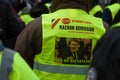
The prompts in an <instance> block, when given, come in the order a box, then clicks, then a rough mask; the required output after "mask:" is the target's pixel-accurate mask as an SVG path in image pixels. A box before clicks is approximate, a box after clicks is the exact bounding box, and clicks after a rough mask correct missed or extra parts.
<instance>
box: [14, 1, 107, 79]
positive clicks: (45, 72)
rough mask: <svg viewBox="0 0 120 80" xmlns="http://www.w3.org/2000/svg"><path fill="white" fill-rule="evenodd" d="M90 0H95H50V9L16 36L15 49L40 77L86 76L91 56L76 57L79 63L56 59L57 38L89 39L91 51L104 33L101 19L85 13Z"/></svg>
mask: <svg viewBox="0 0 120 80" xmlns="http://www.w3.org/2000/svg"><path fill="white" fill-rule="evenodd" d="M93 2H94V0H89V1H86V0H52V5H51V11H52V13H50V14H43V15H42V16H41V17H38V18H36V19H35V20H33V21H32V22H30V23H29V24H28V26H27V27H26V28H25V29H24V30H23V31H22V32H21V34H20V35H19V36H18V38H17V42H16V46H15V50H17V51H18V52H20V53H21V56H22V57H23V58H24V59H25V60H26V61H27V62H28V64H29V65H30V66H31V68H33V70H34V71H35V73H36V74H37V76H38V77H39V79H41V80H51V79H52V80H61V79H63V80H85V76H86V72H87V69H88V67H89V64H90V61H91V58H92V57H91V56H90V59H85V60H82V59H81V60H79V64H69V63H68V64H64V63H62V59H59V58H58V59H56V61H57V62H58V63H57V62H56V61H55V52H56V51H55V50H56V42H57V40H56V39H58V38H65V39H72V38H75V39H85V40H86V39H87V40H89V41H92V42H91V43H92V44H91V45H90V47H91V53H90V54H91V55H92V51H93V49H94V46H95V45H96V42H97V41H98V39H99V38H100V37H101V36H102V35H103V34H104V33H105V27H104V26H103V22H102V19H100V18H96V17H93V16H91V15H89V14H88V12H89V10H90V9H91V8H92V7H93V6H92V5H93ZM63 46H64V45H63ZM33 64H34V66H33Z"/></svg>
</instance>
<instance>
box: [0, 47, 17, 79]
mask: <svg viewBox="0 0 120 80" xmlns="http://www.w3.org/2000/svg"><path fill="white" fill-rule="evenodd" d="M14 53H15V51H12V50H10V49H8V48H4V50H3V54H2V62H1V66H0V80H9V73H10V72H11V71H12V63H13V58H14Z"/></svg>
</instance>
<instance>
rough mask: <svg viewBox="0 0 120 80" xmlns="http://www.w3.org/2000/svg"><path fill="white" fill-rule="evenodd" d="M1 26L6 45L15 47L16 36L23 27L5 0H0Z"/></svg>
mask: <svg viewBox="0 0 120 80" xmlns="http://www.w3.org/2000/svg"><path fill="white" fill-rule="evenodd" d="M0 27H1V28H2V29H3V31H4V45H5V46H6V47H9V48H11V49H13V48H14V46H15V42H16V38H17V36H18V35H19V33H20V32H21V31H22V29H23V28H21V25H20V24H19V22H18V20H17V19H16V17H15V16H14V15H13V13H12V11H11V9H10V6H9V4H8V3H7V2H5V1H4V0H3V1H2V0H0Z"/></svg>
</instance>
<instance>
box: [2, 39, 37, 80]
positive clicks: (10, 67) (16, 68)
mask: <svg viewBox="0 0 120 80" xmlns="http://www.w3.org/2000/svg"><path fill="white" fill-rule="evenodd" d="M0 80H39V78H38V77H37V76H36V75H35V73H34V72H33V71H32V69H31V68H30V67H29V66H28V64H27V63H26V62H25V61H24V59H23V58H22V57H21V56H20V55H19V53H17V52H15V51H13V50H11V49H9V48H5V47H4V45H3V44H2V41H1V40H0Z"/></svg>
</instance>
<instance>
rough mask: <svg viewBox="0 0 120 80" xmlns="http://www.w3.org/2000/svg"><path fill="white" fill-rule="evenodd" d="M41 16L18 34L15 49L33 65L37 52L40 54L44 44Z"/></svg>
mask: <svg viewBox="0 0 120 80" xmlns="http://www.w3.org/2000/svg"><path fill="white" fill-rule="evenodd" d="M41 26H42V25H41V18H37V19H36V20H34V21H32V22H30V23H29V24H28V25H27V26H26V27H25V29H24V30H23V31H22V32H21V34H20V35H19V36H18V38H17V41H16V45H15V50H17V51H18V52H19V53H20V54H21V56H22V57H23V58H24V59H25V60H26V61H27V63H28V64H29V65H30V66H31V68H32V67H33V60H34V56H35V54H39V53H40V51H41V45H42V41H41V40H42V30H41Z"/></svg>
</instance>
